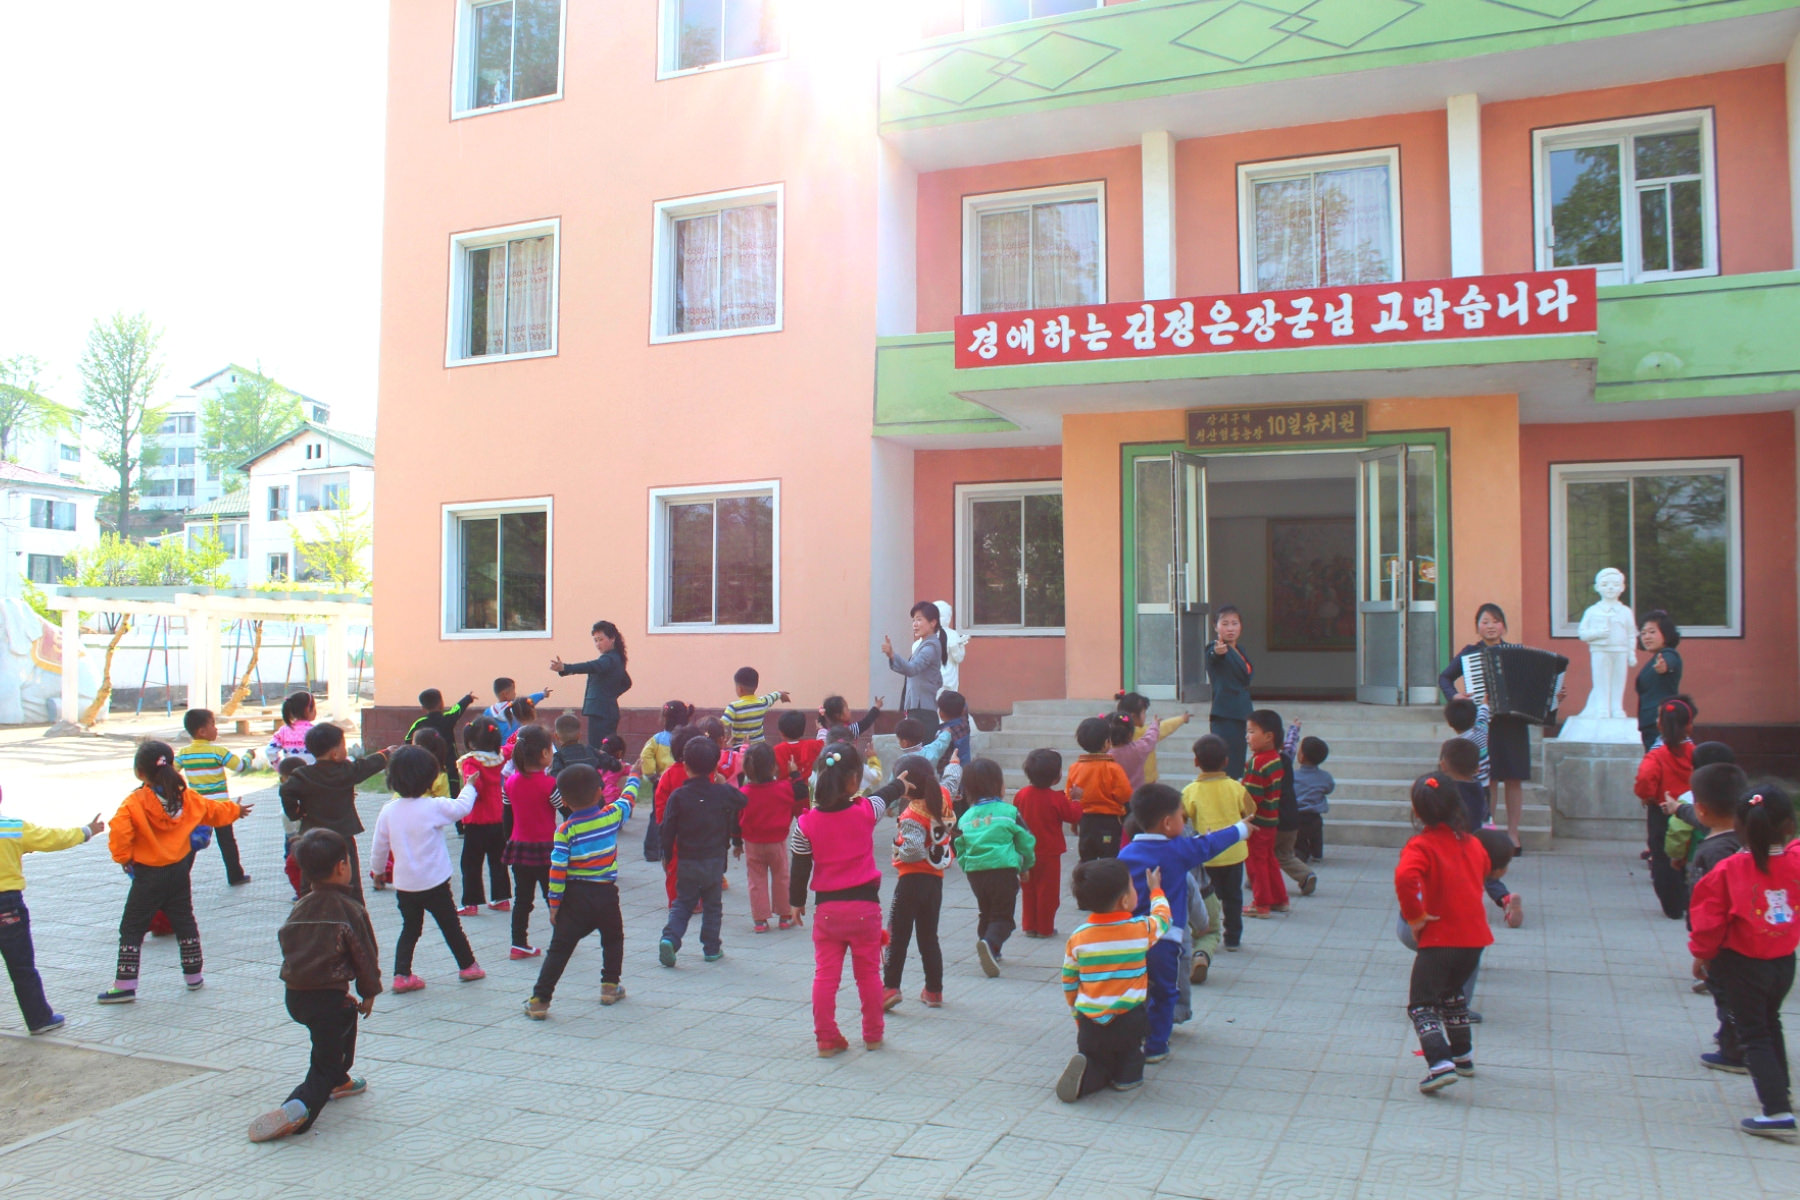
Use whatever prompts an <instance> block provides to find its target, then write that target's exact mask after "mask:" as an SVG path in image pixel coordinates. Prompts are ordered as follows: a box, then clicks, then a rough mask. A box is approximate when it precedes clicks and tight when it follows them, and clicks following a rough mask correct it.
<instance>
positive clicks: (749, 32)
mask: <svg viewBox="0 0 1800 1200" xmlns="http://www.w3.org/2000/svg"><path fill="white" fill-rule="evenodd" d="M775 9H776V4H775V0H725V9H724V19H725V41H724V58H725V61H727V62H729V61H731V60H732V59H734V58H755V57H757V56H758V55H762V54H774V53H775V52H776V51H777V50H780V49H781V34H780V30H779V29H778V27H777V26H776V23H775Z"/></svg>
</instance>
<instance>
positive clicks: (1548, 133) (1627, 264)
mask: <svg viewBox="0 0 1800 1200" xmlns="http://www.w3.org/2000/svg"><path fill="white" fill-rule="evenodd" d="M1696 129H1697V130H1698V131H1699V134H1700V184H1701V186H1700V202H1701V204H1702V205H1703V206H1704V212H1703V213H1702V214H1701V220H1700V230H1701V235H1702V236H1703V238H1704V239H1705V244H1706V265H1705V266H1704V267H1701V268H1699V269H1698V270H1693V271H1646V270H1644V269H1643V264H1642V262H1641V261H1640V256H1641V255H1642V253H1643V244H1642V239H1641V238H1640V237H1639V229H1638V205H1637V163H1636V157H1635V155H1633V154H1632V153H1631V139H1632V138H1634V137H1640V136H1644V135H1647V134H1657V133H1687V132H1690V131H1693V130H1696ZM1611 139H1617V140H1618V142H1619V144H1620V150H1619V191H1620V203H1621V205H1622V207H1623V208H1624V212H1623V213H1622V214H1621V223H1620V226H1619V238H1620V249H1621V250H1622V251H1623V252H1624V263H1623V265H1622V266H1620V267H1619V268H1610V267H1602V268H1600V269H1599V271H1598V275H1597V281H1598V282H1599V283H1600V284H1601V285H1602V286H1604V285H1608V284H1630V283H1653V282H1655V281H1656V280H1659V279H1697V278H1705V277H1708V276H1712V275H1717V274H1718V273H1719V168H1718V163H1717V161H1716V160H1715V157H1714V151H1713V114H1712V109H1710V108H1695V109H1687V110H1685V111H1682V112H1672V113H1658V114H1656V115H1654V116H1647V117H1622V118H1620V119H1618V120H1614V121H1590V122H1587V123H1586V124H1582V125H1557V126H1553V127H1551V128H1548V129H1534V130H1532V131H1531V173H1532V188H1531V211H1532V240H1533V242H1534V244H1535V245H1536V255H1537V269H1538V270H1540V271H1549V270H1554V269H1556V268H1555V266H1554V263H1555V248H1554V247H1553V246H1552V245H1551V244H1550V235H1551V232H1552V230H1551V227H1550V152H1551V151H1552V150H1561V149H1566V148H1568V147H1570V146H1583V145H1591V144H1594V143H1597V142H1603V141H1607V140H1611ZM1670 236H1673V231H1671V234H1670ZM1685 633H1686V631H1685V630H1684V631H1683V634H1684V636H1685Z"/></svg>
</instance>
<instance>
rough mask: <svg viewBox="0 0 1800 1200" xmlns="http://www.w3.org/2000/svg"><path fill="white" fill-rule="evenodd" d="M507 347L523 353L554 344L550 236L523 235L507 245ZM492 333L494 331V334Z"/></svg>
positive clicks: (513, 352) (551, 248)
mask: <svg viewBox="0 0 1800 1200" xmlns="http://www.w3.org/2000/svg"><path fill="white" fill-rule="evenodd" d="M507 250H508V251H509V252H510V253H509V255H508V266H507V278H506V308H507V314H506V316H507V319H506V330H507V336H506V349H507V353H509V354H522V353H527V352H530V351H535V350H548V349H549V348H550V274H551V272H550V267H551V262H550V258H551V255H552V253H554V248H553V247H552V246H551V243H550V238H549V237H548V236H546V237H534V238H521V239H519V240H518V241H516V242H510V243H508V245H507ZM491 336H492V335H491V334H490V337H491Z"/></svg>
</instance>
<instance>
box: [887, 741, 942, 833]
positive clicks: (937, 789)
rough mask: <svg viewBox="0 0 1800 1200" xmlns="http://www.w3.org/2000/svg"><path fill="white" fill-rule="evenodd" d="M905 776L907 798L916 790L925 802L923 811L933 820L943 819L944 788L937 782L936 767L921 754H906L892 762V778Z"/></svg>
mask: <svg viewBox="0 0 1800 1200" xmlns="http://www.w3.org/2000/svg"><path fill="white" fill-rule="evenodd" d="M902 775H904V776H906V783H907V792H908V797H907V798H908V799H910V798H911V794H912V793H914V792H916V793H918V795H919V797H920V798H921V799H922V800H923V801H924V802H925V811H926V812H928V813H930V814H931V818H932V820H934V821H941V820H943V819H944V813H945V808H946V806H945V804H944V788H943V785H942V784H940V783H939V782H938V773H937V768H935V767H933V766H932V765H931V762H930V760H928V759H927V758H926V757H925V756H924V755H922V754H907V755H904V756H902V757H901V758H900V760H899V761H897V762H896V763H895V764H894V778H895V779H898V778H900V777H901V776H902Z"/></svg>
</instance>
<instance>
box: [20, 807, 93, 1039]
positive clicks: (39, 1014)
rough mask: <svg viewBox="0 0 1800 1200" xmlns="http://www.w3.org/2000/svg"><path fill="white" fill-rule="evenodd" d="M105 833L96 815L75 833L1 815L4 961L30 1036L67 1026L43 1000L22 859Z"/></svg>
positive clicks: (41, 980) (75, 830) (75, 844)
mask: <svg viewBox="0 0 1800 1200" xmlns="http://www.w3.org/2000/svg"><path fill="white" fill-rule="evenodd" d="M105 829H106V822H104V821H102V820H101V819H100V818H99V817H98V816H96V817H95V818H94V819H93V820H92V821H89V822H88V823H87V824H86V825H83V826H80V827H79V828H75V829H46V828H44V827H43V826H41V825H33V824H31V823H30V822H29V821H21V820H18V819H17V818H14V817H0V957H4V958H5V959H6V973H7V974H8V975H10V976H12V985H13V993H14V994H15V995H16V996H18V998H19V1011H20V1012H21V1013H23V1014H24V1016H25V1028H26V1030H27V1031H29V1032H31V1033H34V1034H36V1033H50V1032H52V1031H54V1030H57V1029H61V1028H62V1027H63V1015H62V1014H61V1013H59V1012H57V1011H55V1010H54V1009H52V1008H51V1007H50V1001H49V1000H47V999H45V998H44V981H43V979H42V977H40V976H39V975H38V972H37V956H36V953H35V950H34V947H33V946H32V944H31V911H30V910H29V909H27V908H26V907H25V867H24V864H23V863H22V862H20V860H21V859H22V858H24V857H25V855H27V854H31V853H33V852H34V851H35V852H39V853H43V852H47V851H50V850H67V849H69V848H70V847H72V846H79V845H81V844H83V843H84V842H88V841H91V840H92V839H93V838H94V836H95V835H96V834H98V833H101V832H102V831H104V830H105Z"/></svg>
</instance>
